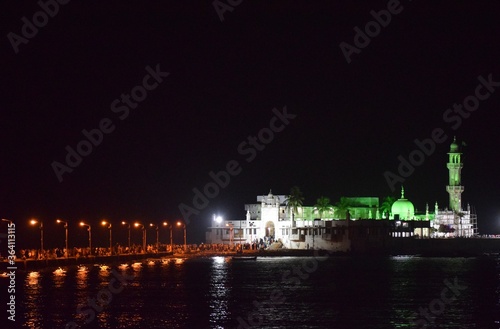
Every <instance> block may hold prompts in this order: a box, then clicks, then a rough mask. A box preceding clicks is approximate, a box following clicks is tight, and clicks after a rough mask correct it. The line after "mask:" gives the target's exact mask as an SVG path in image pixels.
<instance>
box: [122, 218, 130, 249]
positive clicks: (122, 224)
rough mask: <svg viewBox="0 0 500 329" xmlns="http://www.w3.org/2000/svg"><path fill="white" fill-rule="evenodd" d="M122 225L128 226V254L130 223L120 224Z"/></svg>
mask: <svg viewBox="0 0 500 329" xmlns="http://www.w3.org/2000/svg"><path fill="white" fill-rule="evenodd" d="M122 225H128V250H129V252H130V223H127V222H122Z"/></svg>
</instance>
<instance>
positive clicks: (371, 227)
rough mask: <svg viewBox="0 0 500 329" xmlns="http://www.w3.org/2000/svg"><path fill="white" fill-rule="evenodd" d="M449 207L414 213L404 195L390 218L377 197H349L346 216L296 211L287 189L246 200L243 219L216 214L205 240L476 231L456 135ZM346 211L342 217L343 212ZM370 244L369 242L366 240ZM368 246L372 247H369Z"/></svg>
mask: <svg viewBox="0 0 500 329" xmlns="http://www.w3.org/2000/svg"><path fill="white" fill-rule="evenodd" d="M448 155H449V161H448V164H447V167H448V170H449V184H448V185H447V186H446V191H447V192H448V194H449V200H450V201H449V209H448V208H446V209H439V208H438V204H437V202H436V203H435V206H434V211H433V212H429V207H428V205H426V210H425V213H422V214H416V213H415V207H414V205H413V203H412V202H411V201H410V200H408V199H406V198H405V196H404V189H403V188H401V198H400V199H398V200H396V201H395V202H394V203H393V204H392V207H391V213H390V214H388V215H389V216H388V218H382V217H383V216H381V213H382V211H381V209H380V205H379V198H378V197H356V198H346V200H347V201H348V202H349V204H350V206H349V207H348V211H347V213H346V216H339V215H341V211H339V210H338V209H335V208H333V207H332V209H331V210H330V211H326V212H323V214H322V215H321V218H320V215H319V213H318V211H317V210H316V209H315V208H314V207H312V206H302V207H299V208H298V211H297V213H296V214H294V215H293V216H292V212H291V209H290V208H289V207H287V204H286V202H287V196H286V195H274V194H272V192H271V191H269V193H268V194H267V195H260V196H257V203H255V204H246V205H245V211H246V218H245V220H224V219H220V218H219V219H217V218H214V221H213V223H212V225H211V227H209V228H208V230H207V232H206V243H215V244H229V245H234V244H247V243H249V244H251V243H260V242H261V241H263V242H270V241H279V242H280V243H281V245H282V246H283V247H285V248H289V249H311V248H313V249H326V250H335V251H346V250H351V248H352V244H353V241H355V242H356V244H358V245H359V244H363V245H364V244H365V243H366V244H368V245H374V246H377V245H383V244H385V243H386V239H388V238H416V237H418V238H429V237H430V238H449V237H472V236H475V235H477V216H476V215H475V214H474V213H473V212H472V211H471V207H470V206H469V205H468V206H467V209H462V202H461V201H462V193H463V191H464V187H463V186H462V185H461V169H462V167H463V163H462V159H461V155H462V153H461V152H460V150H459V147H458V144H457V142H456V140H455V139H454V140H453V142H452V144H451V145H450V151H449V152H448ZM339 217H342V218H339ZM368 245H367V246H368ZM367 248H368V247H367Z"/></svg>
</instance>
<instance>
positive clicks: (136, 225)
mask: <svg viewBox="0 0 500 329" xmlns="http://www.w3.org/2000/svg"><path fill="white" fill-rule="evenodd" d="M134 226H135V227H139V226H140V227H141V228H142V252H143V253H146V228H145V227H144V225H142V224H141V223H134Z"/></svg>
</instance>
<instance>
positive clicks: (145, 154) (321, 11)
mask: <svg viewBox="0 0 500 329" xmlns="http://www.w3.org/2000/svg"><path fill="white" fill-rule="evenodd" d="M335 3H336V4H334V3H333V2H332V1H314V2H313V1H273V2H269V1H245V0H243V1H242V2H241V4H240V5H238V6H236V7H234V10H233V11H232V12H230V11H227V12H225V13H224V21H223V22H221V21H220V19H219V16H218V14H217V12H216V11H215V9H214V7H213V5H212V2H211V1H176V2H173V1H169V2H167V1H140V2H139V1H127V2H125V1H105V2H102V1H100V2H97V1H86V2H85V3H82V2H81V1H76V0H73V1H70V2H69V3H68V4H66V5H60V8H59V12H58V13H57V14H56V15H55V16H54V17H52V18H50V19H49V20H48V24H47V25H46V26H44V27H41V28H39V31H38V33H37V34H36V35H35V36H34V37H32V38H29V39H28V43H27V44H20V45H19V52H18V53H17V54H16V53H15V52H14V50H13V47H12V45H11V43H10V41H9V39H8V37H7V36H8V34H9V33H10V32H13V33H16V34H18V35H21V36H22V32H21V28H22V26H23V24H24V23H23V21H21V18H22V17H23V16H26V17H27V18H28V19H29V20H30V21H32V17H33V14H35V13H36V12H37V11H39V10H40V7H39V5H38V4H37V3H36V2H35V1H32V2H28V1H26V2H23V3H19V2H18V1H3V2H2V4H1V5H0V6H1V8H0V12H1V13H3V15H2V16H3V17H2V19H1V20H0V26H1V32H2V33H1V34H2V35H3V36H4V37H3V41H2V42H1V43H0V47H1V50H0V51H1V52H0V54H1V55H0V56H2V58H1V59H2V66H1V74H0V79H1V86H2V98H1V100H0V108H1V114H0V115H1V117H0V122H1V125H2V126H1V130H0V137H1V141H2V148H1V151H0V152H1V153H0V157H1V167H0V184H1V188H0V216H1V217H2V218H9V219H12V220H14V221H16V222H17V223H18V233H17V234H18V241H19V244H20V246H30V247H36V246H37V245H38V240H37V237H38V233H37V230H36V229H34V228H33V227H30V226H29V225H28V224H27V222H28V219H29V218H31V217H37V218H39V219H42V220H43V221H44V224H45V232H46V233H45V234H46V236H47V241H48V242H47V243H48V244H49V246H51V245H52V246H55V245H59V246H61V245H62V243H63V241H64V240H63V229H62V228H61V227H58V226H57V225H56V224H55V223H54V222H55V219H56V218H63V219H66V220H68V221H69V222H70V234H71V235H72V237H71V238H70V239H71V242H70V244H84V243H85V238H86V232H85V231H84V230H83V229H81V228H79V227H77V222H78V221H79V220H80V219H85V220H87V221H89V222H90V223H92V224H93V225H95V226H96V227H93V233H94V232H95V233H94V236H95V238H94V239H95V244H101V245H105V244H106V234H107V232H106V230H105V229H104V228H102V227H97V223H98V222H99V219H101V218H107V219H109V220H111V221H112V222H114V223H116V225H115V226H116V227H117V228H116V236H117V239H118V240H123V241H122V243H125V240H124V238H123V237H124V234H125V233H124V230H122V229H120V228H118V223H119V221H121V220H122V219H125V220H136V219H137V220H142V221H144V222H148V223H149V222H155V223H156V222H159V221H162V220H164V219H170V220H172V219H178V218H181V213H180V211H179V208H178V206H179V204H180V203H185V204H187V205H191V206H192V199H193V191H192V190H193V188H199V189H203V187H204V186H205V184H207V183H209V182H211V181H212V179H211V178H210V176H209V174H208V173H209V172H210V171H215V172H217V171H220V170H222V169H224V167H225V166H226V163H228V162H229V161H231V160H236V161H238V163H239V164H240V165H241V168H242V170H241V173H240V174H238V175H236V176H234V177H231V181H230V183H229V184H228V186H227V187H225V188H224V189H221V191H220V193H219V194H218V195H217V196H216V197H214V198H213V199H210V202H209V204H208V206H207V207H205V208H204V209H203V210H202V211H201V212H200V214H199V215H197V216H192V217H191V218H190V224H189V226H188V240H189V241H188V242H193V243H194V242H200V241H203V240H204V234H203V232H204V230H205V228H206V226H208V224H209V223H210V220H211V218H212V215H213V214H214V213H220V214H222V215H223V216H224V217H226V218H244V215H245V213H244V208H243V207H244V204H245V203H253V202H255V198H256V196H257V195H261V194H267V192H268V191H269V189H270V188H272V190H273V192H274V193H275V194H287V193H288V192H289V190H290V188H291V187H292V186H293V185H298V186H299V187H300V188H301V190H302V191H303V193H304V195H305V198H306V202H305V203H306V204H309V205H312V204H314V202H315V200H316V199H317V198H318V197H319V196H322V195H325V196H328V197H330V198H331V199H332V202H336V201H337V200H338V199H339V198H340V197H341V196H378V197H380V198H382V197H385V196H387V195H391V194H392V195H394V196H398V192H397V191H396V192H394V193H392V192H391V190H390V188H389V187H388V184H387V183H386V181H385V178H384V176H383V173H384V172H385V171H388V170H389V171H393V172H395V173H396V172H397V166H398V156H399V155H402V156H403V157H405V158H408V154H409V153H410V152H411V151H413V150H414V149H415V148H416V147H415V144H414V142H413V140H414V139H416V138H418V139H420V140H422V139H425V138H429V137H430V136H431V132H432V131H433V129H435V128H441V129H443V130H444V131H445V133H446V134H447V136H448V138H447V140H446V141H445V142H444V143H442V144H438V145H437V146H436V151H435V152H434V153H433V154H431V155H430V156H428V157H426V159H425V161H424V163H423V164H422V165H421V166H419V167H417V168H416V169H415V172H414V173H413V174H412V175H411V176H410V177H408V178H407V179H406V181H405V183H404V186H405V190H406V196H407V197H408V198H409V199H410V200H411V201H412V202H413V203H414V204H415V207H416V208H417V210H423V209H424V208H425V203H426V202H429V204H430V205H431V209H433V204H434V202H435V201H438V202H439V204H440V206H441V207H444V206H447V204H448V195H447V193H446V190H445V185H446V184H447V169H446V162H447V155H446V152H447V151H448V149H449V144H450V143H451V141H452V138H453V135H456V136H457V138H458V139H459V140H460V141H461V140H465V142H466V143H467V146H466V148H465V149H464V152H465V155H464V160H465V166H464V169H463V172H462V173H463V184H464V185H465V193H464V195H463V202H464V203H465V204H466V203H468V202H470V203H471V205H474V206H475V207H476V209H477V213H478V215H479V218H480V219H479V228H480V232H481V233H500V206H499V204H500V199H499V195H500V187H499V186H500V175H499V173H498V164H497V160H498V159H499V157H498V151H497V150H498V142H499V133H498V131H499V130H498V128H497V127H498V118H500V115H499V112H498V111H499V109H500V106H499V105H500V91H496V92H494V93H492V94H491V96H490V97H489V98H488V99H487V100H484V101H481V102H480V104H479V108H478V109H477V110H476V111H474V112H470V117H469V118H467V119H464V120H463V122H462V124H461V125H460V127H458V128H457V129H456V130H453V129H452V124H451V123H449V122H445V120H444V119H443V113H444V112H445V111H446V110H447V109H448V108H450V107H452V106H453V104H454V103H459V104H462V102H463V100H464V98H465V97H467V96H469V95H473V94H474V91H475V89H476V86H477V85H478V83H479V82H478V76H480V75H482V76H483V77H485V78H486V77H487V76H488V75H489V74H491V75H492V77H493V80H495V81H500V66H499V64H498V63H499V59H500V47H499V45H498V35H499V32H500V21H499V19H498V17H499V13H500V4H499V3H498V2H494V1H460V2H457V1H441V2H439V3H435V2H433V3H432V5H431V4H430V2H424V1H412V2H410V1H409V0H407V1H401V4H400V6H402V11H401V12H400V13H399V14H396V15H392V19H391V22H390V23H389V24H388V25H387V26H386V27H384V28H382V29H381V31H380V32H379V34H378V35H376V36H374V37H373V38H372V40H371V42H370V44H369V45H368V46H366V47H365V48H363V49H361V52H360V53H359V54H353V55H352V56H351V59H352V62H351V63H350V64H348V63H347V62H346V59H345V57H344V55H343V54H342V51H341V49H340V47H339V44H340V43H341V42H347V43H349V44H351V45H353V38H354V35H355V33H356V32H355V31H354V30H353V28H354V27H356V26H358V27H360V28H362V29H364V27H365V24H366V23H367V22H369V21H372V20H373V17H372V16H371V15H370V11H371V10H375V11H379V10H382V9H385V8H386V7H387V3H388V2H387V1H372V2H370V3H369V4H351V3H350V4H346V2H340V1H338V2H335ZM148 65H149V66H151V67H153V68H154V67H156V65H159V67H160V68H161V71H163V72H169V73H170V75H169V76H168V77H166V78H164V81H163V82H162V83H161V84H159V85H158V87H157V88H156V89H154V90H152V91H149V92H148V94H147V97H146V99H145V100H144V101H142V102H140V103H139V104H138V105H137V107H136V108H135V109H132V110H130V113H129V116H128V117H127V118H125V119H123V120H120V118H119V115H120V114H121V113H114V112H113V111H112V110H111V104H112V102H113V101H114V100H115V99H117V98H120V95H121V94H124V93H130V91H131V89H132V88H134V87H135V86H137V85H139V84H142V80H143V77H144V76H145V75H146V74H147V72H146V70H145V67H146V66H148ZM497 88H498V87H497ZM284 106H286V107H287V110H288V112H289V113H292V114H295V115H296V118H294V119H293V120H291V121H290V124H289V125H287V126H286V128H285V129H284V130H283V131H282V132H279V133H276V134H275V136H274V138H273V140H272V141H271V142H270V143H269V144H268V145H266V147H265V148H264V149H263V150H261V151H258V152H257V155H256V157H255V159H253V160H252V161H250V162H247V161H245V158H246V157H247V155H242V154H241V152H239V151H238V145H239V144H240V143H242V142H244V141H246V140H247V138H248V136H251V135H256V134H258V132H259V131H260V130H261V129H263V128H266V127H269V122H270V120H271V118H272V117H273V116H274V113H273V112H272V109H273V108H277V109H278V110H279V111H282V109H283V107H284ZM103 118H109V119H110V120H111V121H112V123H113V124H114V126H115V129H114V131H113V132H111V133H109V134H105V135H104V137H103V141H102V143H101V144H100V145H98V146H96V147H94V148H93V150H92V152H91V153H90V154H89V155H88V156H86V157H83V160H82V162H81V164H80V165H79V166H77V167H75V168H73V172H72V173H66V174H64V175H63V181H62V182H61V183H60V182H59V181H58V179H57V177H56V175H55V173H54V170H53V169H52V167H51V163H52V162H53V161H58V162H61V163H65V157H66V153H67V152H66V150H65V147H66V146H67V145H69V146H71V147H73V148H76V146H77V144H78V143H79V142H80V141H81V140H83V139H84V138H85V137H84V135H83V134H82V130H83V129H87V130H91V129H95V128H97V127H98V126H99V122H100V121H101V120H102V119H103ZM397 189H399V187H397ZM2 227H4V228H5V223H4V224H2ZM2 230H3V229H2ZM138 233H139V232H137V233H134V240H135V241H137V242H138V241H139V238H140V234H138ZM177 233H179V232H177ZM162 234H164V235H165V236H166V235H167V234H166V233H162ZM153 236H154V234H153V233H151V234H150V237H151V238H152V237H153ZM162 236H163V235H162ZM179 239H180V240H179V242H180V241H181V238H179ZM101 242H102V243H101ZM150 242H152V240H150Z"/></svg>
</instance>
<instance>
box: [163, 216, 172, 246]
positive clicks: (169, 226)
mask: <svg viewBox="0 0 500 329" xmlns="http://www.w3.org/2000/svg"><path fill="white" fill-rule="evenodd" d="M163 226H168V228H169V229H170V251H171V252H172V253H173V252H174V241H173V240H172V225H170V224H169V223H168V222H163Z"/></svg>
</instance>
